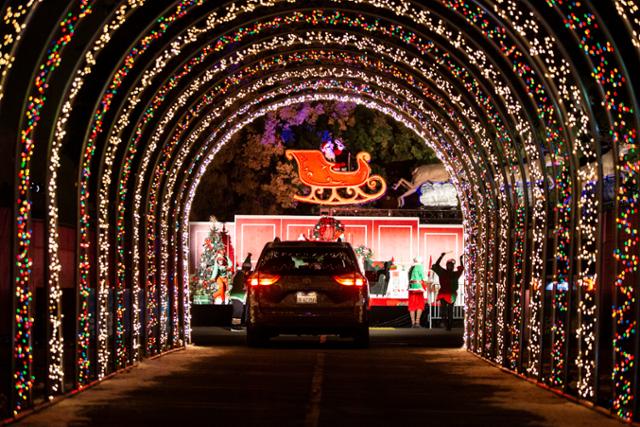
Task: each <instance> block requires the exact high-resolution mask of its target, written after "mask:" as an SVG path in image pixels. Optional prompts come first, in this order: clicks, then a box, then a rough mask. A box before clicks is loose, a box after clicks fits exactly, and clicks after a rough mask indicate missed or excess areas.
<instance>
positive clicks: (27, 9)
mask: <svg viewBox="0 0 640 427" xmlns="http://www.w3.org/2000/svg"><path fill="white" fill-rule="evenodd" d="M40 3H42V0H27V1H26V2H24V1H15V2H11V3H9V5H8V6H6V8H5V9H4V15H3V16H2V24H3V28H2V31H0V33H1V34H3V37H2V40H0V101H2V98H4V86H5V83H6V79H7V76H8V75H9V72H10V71H11V68H12V67H13V63H14V62H15V59H16V58H15V52H14V51H15V49H16V48H17V47H18V45H19V42H20V40H21V39H22V33H23V32H24V30H25V29H26V28H27V21H28V19H29V16H30V15H31V13H32V12H33V11H35V9H36V8H37V7H38V6H39V5H40Z"/></svg>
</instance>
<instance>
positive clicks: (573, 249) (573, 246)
mask: <svg viewBox="0 0 640 427" xmlns="http://www.w3.org/2000/svg"><path fill="white" fill-rule="evenodd" d="M589 7H590V8H591V9H593V7H592V6H590V5H589ZM603 31H605V32H606V28H604V30H603ZM609 38H610V37H609ZM618 58H619V59H620V63H621V64H622V66H624V61H622V60H621V58H620V57H619V56H618ZM573 77H575V76H573ZM629 95H630V96H631V97H632V98H634V97H633V91H631V93H630V94H629ZM552 99H553V100H556V99H557V98H555V97H554V96H552ZM634 101H635V99H634ZM636 111H637V109H636ZM590 117H591V118H593V116H592V115H591V114H590ZM634 117H635V118H636V121H637V113H636V115H635V116H634ZM519 158H520V157H519ZM616 160H617V159H616ZM599 168H600V171H599V173H601V165H599ZM503 173H504V171H503ZM572 179H573V180H574V181H575V174H572ZM546 203H547V204H548V203H549V201H548V199H547V201H546ZM574 203H575V198H574ZM618 211H619V209H618V207H617V206H616V212H618ZM576 215H577V214H576V213H575V210H574V214H573V216H572V219H573V220H575V218H576ZM546 227H548V223H547V224H546ZM14 241H15V240H14ZM618 241H619V239H618V238H616V242H618ZM554 246H555V245H554ZM570 249H571V250H572V251H575V249H576V245H575V244H574V242H573V240H571V241H570ZM14 250H15V248H14ZM545 252H546V251H545ZM572 258H573V257H572ZM598 260H599V261H600V258H598ZM637 310H638V307H637V306H636V318H637V316H638V312H637ZM636 341H637V340H636ZM567 344H568V343H567ZM637 348H638V345H637V343H636V353H637ZM565 356H566V354H565ZM566 369H567V366H566V365H565V372H566ZM636 369H637V367H636ZM635 386H636V387H637V380H636V382H635ZM636 405H637V403H636Z"/></svg>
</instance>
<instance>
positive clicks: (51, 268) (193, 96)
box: [0, 0, 640, 420]
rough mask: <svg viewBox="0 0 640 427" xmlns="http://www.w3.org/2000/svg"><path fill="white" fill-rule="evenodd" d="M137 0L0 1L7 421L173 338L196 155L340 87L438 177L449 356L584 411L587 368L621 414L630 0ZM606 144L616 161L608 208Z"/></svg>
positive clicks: (197, 171)
mask: <svg viewBox="0 0 640 427" xmlns="http://www.w3.org/2000/svg"><path fill="white" fill-rule="evenodd" d="M150 3H151V2H148V1H144V0H138V1H134V0H126V1H125V0H123V1H120V2H113V4H111V3H110V4H109V5H103V4H101V2H100V1H82V0H78V1H73V2H70V3H69V5H68V6H66V13H65V14H64V15H63V16H62V17H61V18H60V20H59V21H57V22H52V25H51V27H50V29H49V32H48V33H47V32H45V33H44V34H43V35H42V36H40V37H39V38H38V37H34V34H35V33H36V32H37V31H38V30H39V29H38V28H35V27H31V26H30V25H29V23H30V22H32V21H33V22H40V21H42V20H43V19H42V17H43V15H44V14H46V12H47V6H48V5H47V2H45V1H27V2H21V1H18V0H15V1H8V2H5V6H4V8H3V10H2V11H1V12H2V13H1V16H3V17H4V20H3V26H2V29H3V30H2V31H3V34H7V37H5V38H4V39H3V42H2V44H1V45H0V55H1V56H0V60H1V62H0V72H1V76H0V108H1V110H0V111H8V110H11V109H13V110H15V111H17V110H16V108H19V111H17V112H18V113H19V114H15V116H16V117H18V119H16V122H15V123H5V124H4V125H3V126H7V128H11V126H13V128H14V129H17V133H16V135H15V147H16V153H17V154H18V157H17V161H16V164H15V168H14V170H15V172H16V173H15V176H16V177H17V178H16V182H15V191H14V193H15V200H14V202H15V203H14V209H13V213H12V216H13V219H14V221H13V224H14V227H13V240H14V244H13V248H12V259H13V260H14V263H13V264H12V281H11V283H12V295H13V308H14V310H13V314H12V317H11V319H10V323H11V325H12V329H13V330H14V331H15V333H14V336H13V346H12V357H11V358H12V369H11V378H10V380H9V382H8V383H9V384H10V388H8V389H7V390H6V394H7V395H9V396H10V397H11V398H10V405H11V407H10V409H9V410H8V411H7V413H5V414H3V415H4V416H9V415H12V414H13V415H16V414H19V413H20V412H22V411H23V410H24V409H26V408H29V407H31V406H32V405H33V390H34V384H35V382H36V381H42V382H46V385H47V387H46V390H47V391H46V396H45V397H46V398H53V396H55V395H58V394H61V393H64V392H66V391H69V387H68V386H67V385H66V384H67V383H68V381H67V382H65V378H69V377H72V378H74V381H73V383H74V384H73V386H72V388H73V389H82V388H83V387H85V386H86V385H88V384H89V383H90V382H91V381H93V380H94V379H102V378H104V377H105V376H106V375H107V374H108V373H110V372H114V371H115V370H117V369H120V368H123V367H126V366H129V365H130V364H132V363H135V362H136V361H137V360H140V359H141V358H142V357H145V356H149V355H153V354H157V353H160V352H163V351H166V350H168V349H171V348H174V347H177V346H182V345H185V343H187V342H189V337H190V319H189V295H188V286H187V285H188V268H187V246H186V243H187V234H186V233H187V227H186V225H187V219H188V212H189V210H190V206H191V201H192V199H193V195H194V192H195V190H196V187H197V184H198V181H199V178H200V177H201V175H202V173H203V172H204V170H205V168H206V165H207V164H208V162H209V161H211V159H212V158H213V156H214V155H215V153H216V151H217V149H219V147H220V146H221V145H222V144H224V143H225V142H226V141H228V139H229V138H230V137H231V135H232V134H233V133H235V132H236V131H237V130H238V129H240V128H241V127H242V126H244V125H246V124H247V123H249V122H250V121H252V120H254V119H255V118H256V117H258V116H260V115H262V114H264V113H265V112H266V111H270V110H273V109H276V108H278V107H279V106H280V107H281V106H285V105H290V104H291V103H293V102H300V101H301V100H313V99H316V100H331V99H334V100H350V101H354V102H357V103H361V104H363V105H366V106H368V107H370V108H375V109H379V110H381V111H383V112H385V113H387V114H389V115H391V116H393V117H394V118H396V119H397V120H399V121H401V122H403V123H405V124H406V125H408V126H409V127H410V128H411V129H413V130H414V131H416V133H417V134H418V135H420V136H422V137H423V139H425V141H427V142H428V143H430V144H434V147H435V148H436V151H437V152H438V153H439V156H440V158H441V160H443V162H444V163H445V165H446V167H447V168H448V170H449V171H450V172H451V174H452V175H453V176H454V178H455V180H454V182H455V185H456V188H457V189H458V192H459V194H460V195H461V201H462V208H463V213H464V220H463V221H464V222H463V224H464V232H465V245H466V246H465V257H466V264H467V266H473V268H468V269H467V274H466V278H465V296H466V298H465V300H466V302H467V306H466V307H465V346H466V348H467V349H468V350H469V351H472V352H474V353H476V354H478V355H480V356H482V357H485V358H487V359H488V360H491V361H493V362H495V363H497V364H499V365H502V366H505V367H506V368H508V369H511V370H514V371H517V372H520V373H523V374H525V375H527V376H530V377H532V378H535V379H537V380H539V381H542V382H545V383H547V384H549V385H550V386H552V387H554V388H557V389H559V390H562V391H564V392H567V393H570V394H574V395H576V396H578V397H580V398H583V399H586V400H590V401H593V402H596V401H598V396H599V395H600V394H601V393H603V392H604V391H603V389H602V387H601V384H602V382H603V381H605V382H607V383H608V384H609V385H610V386H611V390H612V391H611V393H610V396H609V397H610V399H609V400H610V401H611V406H610V409H611V411H612V412H613V413H614V414H615V415H617V416H619V417H621V418H623V419H626V420H631V419H637V417H638V401H637V399H636V398H635V395H636V394H637V390H638V367H637V358H638V357H640V355H639V354H638V347H637V345H636V342H637V340H638V333H637V328H638V321H639V319H638V316H639V314H638V313H640V310H639V308H638V304H639V302H638V301H639V300H640V299H639V298H638V297H637V296H638V292H639V291H638V289H639V288H640V286H639V284H638V282H639V279H638V264H639V263H640V255H639V251H640V249H639V248H640V242H639V239H640V235H639V232H638V227H639V226H640V224H639V223H640V220H639V214H638V197H639V190H638V174H639V173H640V166H639V159H638V147H637V144H638V141H637V138H638V135H637V132H638V124H639V121H640V116H639V114H638V105H637V100H636V98H635V92H634V84H637V83H638V82H637V78H636V77H634V76H631V75H629V72H628V70H630V69H637V63H638V22H639V18H638V16H639V12H638V6H637V4H636V2H635V0H613V1H612V3H613V4H614V6H615V7H614V8H611V10H604V9H603V8H602V6H600V5H598V6H596V5H595V3H592V2H590V1H584V0H583V1H579V2H578V1H547V2H544V3H540V4H538V3H533V2H530V1H515V0H500V1H492V0H475V1H474V0H466V1H465V0H440V1H436V2H429V3H428V4H427V3H426V2H425V5H421V4H420V3H418V2H409V1H404V0H348V1H337V0H335V1H334V0H322V1H313V2H296V1H284V0H262V1H257V0H242V1H236V2H228V3H226V4H224V5H222V6H219V5H217V4H215V2H212V1H205V0H183V1H176V2H171V1H166V2H163V3H162V4H160V3H157V2H155V5H151V4H150ZM98 6H99V7H98ZM145 12H146V13H145ZM94 13H97V14H98V15H97V16H96V17H95V18H90V17H91V16H92V14H94ZM91 19H94V21H102V22H103V24H104V25H102V26H99V27H96V26H95V25H90V23H91V22H94V21H91ZM618 23H621V25H616V24H618ZM53 24H55V25H53ZM27 33H28V34H29V35H30V38H29V37H25V34H27ZM34 39H36V40H41V43H42V46H46V47H45V48H42V51H43V52H46V54H45V55H43V56H42V57H40V58H36V59H34V55H33V54H31V53H29V52H26V51H25V50H24V49H23V48H22V47H23V45H24V44H25V43H26V42H25V41H24V40H31V41H30V43H33V40H34ZM123 40H126V41H127V42H128V43H129V47H126V45H125V46H124V47H123V46H120V45H119V44H118V43H121V42H122V41H123ZM621 40H622V41H628V42H629V47H627V46H622V45H621V44H617V43H616V42H618V41H621ZM70 47H75V48H74V49H71V48H70ZM78 48H80V49H79V50H78ZM23 52H24V53H23ZM78 52H80V54H78ZM114 52H121V53H122V54H121V55H117V54H116V55H114ZM319 61H323V62H327V63H328V64H329V65H325V64H323V67H319V66H318V62H319ZM15 64H20V66H21V67H23V68H28V69H33V70H36V71H35V72H34V74H33V75H32V76H31V77H30V80H29V82H28V89H27V91H26V92H25V93H24V94H23V98H22V99H21V100H20V102H17V103H16V102H14V100H12V103H11V104H13V105H9V103H8V101H7V98H6V97H3V95H4V93H5V92H6V88H8V87H12V86H11V85H12V83H13V82H16V81H19V80H24V78H25V77H24V76H19V75H18V74H17V73H16V72H14V70H15V69H16V68H15ZM69 69H71V70H73V71H72V72H71V73H65V72H63V70H69ZM313 73H316V75H315V76H314V75H313ZM322 73H324V74H322ZM331 73H333V74H334V76H335V75H336V73H338V74H339V76H340V77H339V78H333V76H331ZM23 86H24V85H23ZM258 91H259V92H258ZM399 93H402V94H403V96H402V97H399V96H397V94H399ZM80 100H82V103H80ZM91 104H93V105H94V107H93V108H89V109H88V110H89V111H88V112H87V111H85V110H87V109H86V108H81V106H86V105H91ZM15 105H19V107H15ZM11 116H12V115H9V116H7V117H11ZM42 117H45V118H46V119H45V120H42ZM49 117H53V119H52V120H49ZM78 141H81V143H80V144H79V143H78ZM42 153H46V155H43V154H42ZM70 153H71V154H70ZM63 156H66V157H68V156H71V157H73V158H74V159H75V162H76V164H77V165H78V175H77V185H78V194H77V197H76V199H77V200H76V201H77V214H76V215H72V216H75V217H76V227H75V229H76V231H77V233H78V242H77V247H76V254H77V259H76V262H75V266H73V268H75V269H76V270H77V277H78V280H77V283H76V285H75V286H76V292H77V294H76V301H77V304H78V307H79V310H78V312H77V313H75V317H76V328H75V329H76V334H75V348H76V350H75V355H74V359H75V367H74V369H73V372H71V371H69V369H68V368H65V366H64V363H63V360H64V355H65V352H66V351H68V349H67V348H65V346H64V338H63V334H62V311H61V300H62V287H61V286H62V284H61V279H60V274H61V271H62V269H63V265H62V261H61V258H60V242H59V240H60V234H59V228H60V225H59V222H60V221H59V214H60V212H61V209H63V207H62V206H61V199H60V197H59V194H60V192H61V191H64V190H63V189H62V188H61V181H60V175H61V173H63V172H64V173H68V172H66V171H64V170H63V166H62V162H61V159H62V158H63ZM605 159H607V161H608V162H610V163H613V165H614V168H615V169H614V173H613V179H614V181H615V201H614V202H613V203H610V204H608V205H606V204H605V196H604V193H605V190H606V189H605V179H608V174H609V173H610V172H611V171H610V170H607V169H606V168H605V166H604V164H605ZM34 162H35V163H34ZM42 162H44V163H45V164H39V163H42ZM38 166H43V170H46V171H47V176H46V182H47V186H46V189H45V192H46V202H45V204H44V205H45V209H44V210H45V212H46V215H45V216H46V227H44V229H45V230H46V231H45V232H44V237H45V238H44V241H45V243H46V254H47V260H48V262H46V265H47V266H48V268H47V269H46V270H45V276H46V280H45V281H44V283H45V287H46V295H47V307H48V308H47V311H46V313H45V314H43V313H38V316H44V319H43V320H42V321H44V322H45V323H46V325H47V327H46V329H47V342H48V350H47V357H46V361H44V365H46V368H47V369H46V370H45V372H47V374H46V378H36V377H35V376H34V374H33V372H34V371H33V364H34V363H39V361H38V360H36V361H35V362H34V351H33V344H32V341H33V338H32V333H33V329H34V322H36V321H38V320H39V318H38V319H36V318H35V317H34V316H35V313H34V307H33V288H32V284H33V282H34V277H33V271H32V266H33V262H34V259H33V257H34V253H33V235H32V234H33V231H32V230H33V229H32V222H33V219H34V216H35V215H36V214H35V213H34V212H35V211H33V209H32V204H33V199H34V196H33V194H32V185H33V184H34V182H33V180H32V174H31V171H32V169H33V170H35V169H36V168H37V167H38ZM172 201H177V202H176V203H170V202H172ZM168 204H170V205H171V208H170V209H165V207H166V206H167V205H168ZM612 223H615V227H611V226H610V224H612ZM605 236H606V242H605V238H604V237H605ZM610 241H612V242H613V243H612V244H611V247H609V246H607V245H609V243H607V242H610ZM158 244H159V245H160V250H159V252H158V253H156V251H155V248H156V245H158ZM611 257H613V259H614V260H615V265H613V266H612V265H609V264H607V260H608V259H610V258H611ZM36 261H37V260H36ZM505 267H506V268H505ZM547 289H550V290H549V291H548V290H547ZM547 292H550V294H548V293H547ZM127 293H129V298H128V302H127V298H125V295H126V294H127ZM609 297H611V298H612V301H611V302H612V304H611V305H612V307H613V309H612V310H611V312H610V313H609V312H608V311H609V310H608V308H607V307H606V301H607V299H608V298H609ZM110 299H111V300H112V301H113V307H114V308H113V309H112V310H109V308H108V307H109V300H110ZM92 301H95V307H96V308H95V310H91V309H90V307H91V305H92ZM143 306H144V307H146V310H145V311H144V312H142V313H141V312H140V309H141V307H143ZM127 312H129V313H130V316H129V317H130V320H129V321H127V320H126V318H127ZM111 317H112V318H113V320H114V322H113V324H114V327H113V331H110V330H109V324H110V318H111ZM93 322H95V325H96V328H95V330H94V329H93V328H92V326H91V325H92V324H93ZM604 322H612V324H613V336H612V337H611V339H610V343H609V345H610V347H611V349H612V351H613V355H614V359H613V366H612V367H611V370H610V371H611V372H609V373H608V374H609V379H603V376H602V373H601V372H600V371H599V369H600V367H599V366H598V364H597V360H598V359H597V353H598V351H600V348H606V344H603V343H602V342H601V338H602V337H601V335H602V330H603V326H602V325H603V324H604ZM574 325H575V326H574ZM603 346H604V347H603ZM600 400H602V399H600ZM605 400H606V399H605Z"/></svg>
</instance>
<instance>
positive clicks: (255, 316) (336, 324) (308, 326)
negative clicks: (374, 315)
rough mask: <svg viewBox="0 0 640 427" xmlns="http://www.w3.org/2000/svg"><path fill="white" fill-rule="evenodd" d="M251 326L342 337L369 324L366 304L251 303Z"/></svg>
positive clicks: (276, 331) (249, 312) (284, 332)
mask: <svg viewBox="0 0 640 427" xmlns="http://www.w3.org/2000/svg"><path fill="white" fill-rule="evenodd" d="M248 323H249V326H250V327H253V328H255V329H260V330H263V331H269V332H271V333H273V334H311V335H317V334H345V333H354V332H356V331H358V330H360V329H362V328H363V327H367V326H368V325H369V319H368V313H367V307H366V305H364V304H363V305H360V304H358V305H356V306H353V305H351V306H350V307H340V308H335V307H328V308H318V307H314V308H313V309H311V308H299V307H261V306H259V305H258V304H250V305H249V310H248Z"/></svg>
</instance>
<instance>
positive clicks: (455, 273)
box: [431, 252, 464, 331]
mask: <svg viewBox="0 0 640 427" xmlns="http://www.w3.org/2000/svg"><path fill="white" fill-rule="evenodd" d="M446 254H447V253H446V252H442V254H441V255H440V258H438V260H437V261H436V263H435V264H434V265H433V266H432V267H431V270H433V271H434V273H436V274H437V275H438V279H439V281H440V290H439V291H438V296H437V297H436V301H440V307H442V311H443V314H442V318H443V320H444V322H445V326H446V328H447V331H450V330H451V326H452V324H453V304H454V303H455V302H456V295H457V294H458V279H460V276H461V275H462V271H463V270H464V267H463V265H462V255H461V256H460V265H459V266H458V268H455V265H456V260H455V259H453V258H451V259H449V260H448V261H447V264H446V268H442V266H440V261H442V258H444V256H445V255H446Z"/></svg>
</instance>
